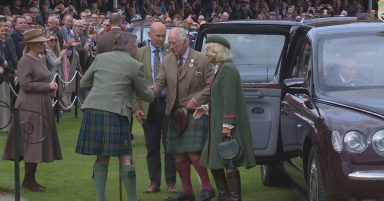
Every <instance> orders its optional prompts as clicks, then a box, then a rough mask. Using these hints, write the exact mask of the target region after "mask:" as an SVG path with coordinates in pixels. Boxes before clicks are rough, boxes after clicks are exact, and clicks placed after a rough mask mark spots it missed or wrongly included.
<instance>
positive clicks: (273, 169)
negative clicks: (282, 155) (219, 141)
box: [260, 164, 290, 186]
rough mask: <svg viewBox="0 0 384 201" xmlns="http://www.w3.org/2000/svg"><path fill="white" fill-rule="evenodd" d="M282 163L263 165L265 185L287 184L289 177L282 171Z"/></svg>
mask: <svg viewBox="0 0 384 201" xmlns="http://www.w3.org/2000/svg"><path fill="white" fill-rule="evenodd" d="M280 166H281V165H280V164H268V165H261V168H260V173H261V182H262V184H263V185H264V186H286V185H288V183H289V181H290V180H289V179H288V177H287V176H286V175H285V174H284V173H283V172H282V168H281V167H280Z"/></svg>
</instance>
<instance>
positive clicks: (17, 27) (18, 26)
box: [11, 16, 27, 60]
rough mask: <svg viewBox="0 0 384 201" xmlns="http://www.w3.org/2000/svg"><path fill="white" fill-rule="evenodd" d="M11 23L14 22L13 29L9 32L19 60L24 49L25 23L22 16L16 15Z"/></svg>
mask: <svg viewBox="0 0 384 201" xmlns="http://www.w3.org/2000/svg"><path fill="white" fill-rule="evenodd" d="M13 24H14V30H13V32H12V34H11V38H12V40H13V44H14V45H15V48H16V55H17V59H18V60H19V59H20V58H21V57H22V56H23V50H24V43H23V41H24V36H23V33H24V31H25V29H26V26H27V23H26V20H25V18H24V17H22V16H16V17H15V19H14V23H13Z"/></svg>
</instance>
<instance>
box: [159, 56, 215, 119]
mask: <svg viewBox="0 0 384 201" xmlns="http://www.w3.org/2000/svg"><path fill="white" fill-rule="evenodd" d="M180 68H181V69H182V70H181V72H180V74H179V67H178V64H177V59H176V56H175V55H174V54H168V55H167V56H165V57H164V58H163V63H162V64H161V66H160V70H159V73H158V75H157V77H156V80H155V86H156V88H155V94H157V95H160V93H161V91H162V90H163V89H164V88H166V89H167V97H166V98H165V102H166V108H165V114H166V115H170V114H171V111H172V109H173V107H174V106H177V105H182V106H186V105H187V103H188V101H189V100H191V99H192V98H193V99H194V100H195V101H196V103H197V105H202V104H206V103H207V102H208V99H209V87H210V78H211V76H212V74H213V66H212V65H211V64H210V63H208V58H207V57H206V56H205V55H203V54H201V53H200V52H198V51H195V50H192V49H191V50H190V52H189V55H188V57H187V59H186V60H185V63H184V65H182V66H181V67H180ZM178 74H179V75H178ZM177 88H178V89H179V90H178V91H177ZM176 96H178V103H176Z"/></svg>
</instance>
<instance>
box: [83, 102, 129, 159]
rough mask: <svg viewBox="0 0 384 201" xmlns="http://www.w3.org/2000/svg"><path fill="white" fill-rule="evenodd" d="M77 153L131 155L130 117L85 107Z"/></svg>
mask: <svg viewBox="0 0 384 201" xmlns="http://www.w3.org/2000/svg"><path fill="white" fill-rule="evenodd" d="M76 153H79V154H84V155H97V156H122V155H131V154H132V146H131V133H130V123H129V120H128V118H127V117H125V116H121V115H119V114H115V113H111V112H107V111H102V110H95V109H85V110H84V115H83V121H82V124H81V128H80V133H79V137H78V140H77V146H76Z"/></svg>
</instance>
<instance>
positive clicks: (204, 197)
mask: <svg viewBox="0 0 384 201" xmlns="http://www.w3.org/2000/svg"><path fill="white" fill-rule="evenodd" d="M213 198H215V191H214V190H213V189H212V190H202V191H201V195H200V200H199V201H210V200H211V199H213Z"/></svg>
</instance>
